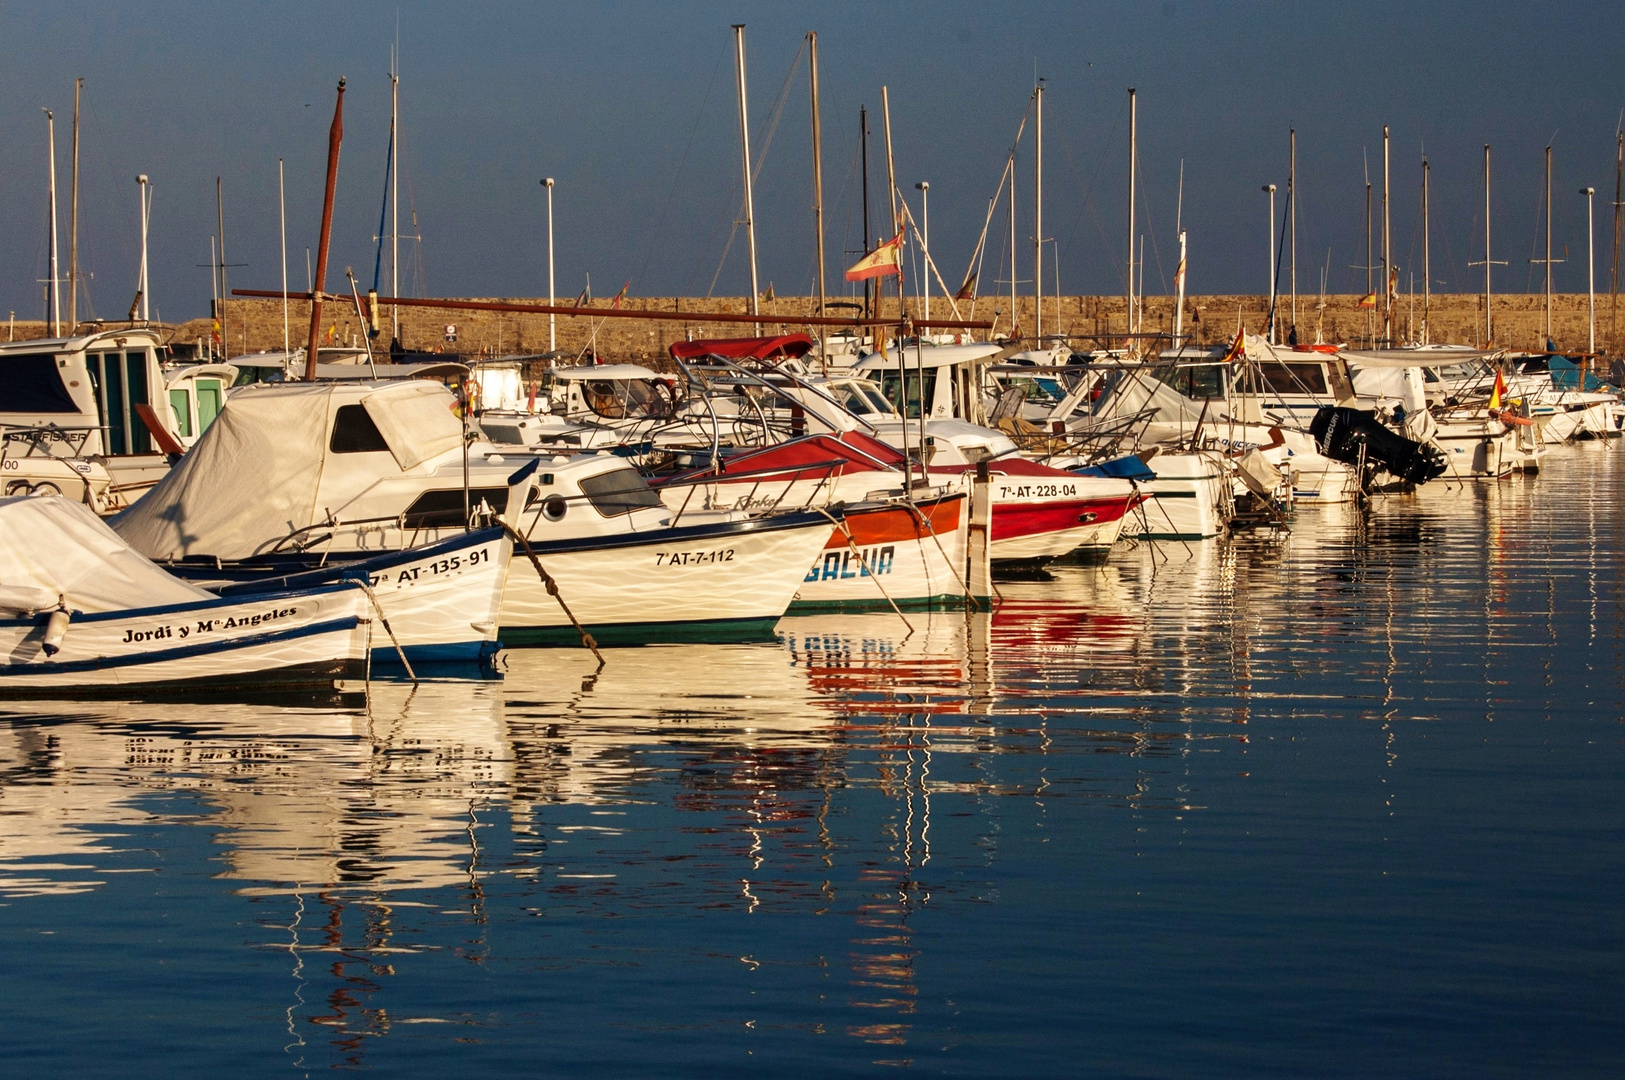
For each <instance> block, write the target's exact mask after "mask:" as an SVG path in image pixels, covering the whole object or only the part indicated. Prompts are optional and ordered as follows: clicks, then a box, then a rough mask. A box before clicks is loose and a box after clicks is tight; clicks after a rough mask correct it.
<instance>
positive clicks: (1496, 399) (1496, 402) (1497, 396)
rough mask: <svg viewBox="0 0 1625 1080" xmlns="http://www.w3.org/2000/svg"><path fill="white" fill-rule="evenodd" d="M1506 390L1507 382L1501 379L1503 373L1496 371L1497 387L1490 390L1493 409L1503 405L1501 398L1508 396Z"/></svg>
mask: <svg viewBox="0 0 1625 1080" xmlns="http://www.w3.org/2000/svg"><path fill="white" fill-rule="evenodd" d="M1506 392H1507V384H1506V383H1504V382H1502V381H1501V373H1500V372H1499V371H1497V372H1496V373H1495V389H1493V390H1491V391H1490V408H1491V409H1499V408H1500V407H1501V399H1502V398H1503V397H1505V396H1506Z"/></svg>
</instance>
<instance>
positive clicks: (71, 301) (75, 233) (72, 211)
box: [68, 79, 85, 333]
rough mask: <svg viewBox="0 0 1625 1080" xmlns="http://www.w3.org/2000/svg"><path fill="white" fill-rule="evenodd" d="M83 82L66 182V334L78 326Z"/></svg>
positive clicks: (76, 99) (76, 104) (78, 81)
mask: <svg viewBox="0 0 1625 1080" xmlns="http://www.w3.org/2000/svg"><path fill="white" fill-rule="evenodd" d="M84 85H85V80H83V79H75V80H73V174H72V178H71V179H70V180H69V181H68V186H69V189H70V191H71V194H70V195H69V197H68V332H69V333H72V332H73V331H74V330H75V329H76V328H77V327H78V326H79V91H80V90H82V89H84Z"/></svg>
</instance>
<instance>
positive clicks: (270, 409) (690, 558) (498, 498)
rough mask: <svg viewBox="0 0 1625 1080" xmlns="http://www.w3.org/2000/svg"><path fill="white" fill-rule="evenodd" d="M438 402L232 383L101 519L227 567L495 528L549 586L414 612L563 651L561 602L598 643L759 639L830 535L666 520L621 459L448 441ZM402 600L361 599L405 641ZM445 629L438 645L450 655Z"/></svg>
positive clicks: (732, 518) (444, 393) (729, 522)
mask: <svg viewBox="0 0 1625 1080" xmlns="http://www.w3.org/2000/svg"><path fill="white" fill-rule="evenodd" d="M455 405H456V400H455V398H454V397H453V395H452V394H451V392H450V391H449V390H447V389H446V387H444V386H442V385H440V384H439V383H434V382H427V381H423V380H404V381H391V382H370V381H365V380H358V381H348V382H341V381H331V382H312V383H267V384H263V385H254V386H247V387H242V388H240V389H238V390H237V391H236V392H235V393H233V394H232V395H231V398H230V400H229V403H228V405H227V407H226V409H225V411H224V412H223V413H222V414H221V416H220V419H219V420H217V421H216V423H215V425H214V426H213V427H212V428H211V429H210V430H209V432H208V434H207V435H206V436H205V437H204V438H203V439H202V440H200V441H199V443H198V445H197V446H196V447H195V448H194V449H193V450H192V451H191V452H189V453H188V454H187V455H186V457H185V458H183V459H182V460H181V462H180V463H179V464H178V465H177V466H176V467H175V470H174V471H173V472H172V473H171V474H170V475H169V476H168V477H167V478H166V479H165V480H164V482H163V483H162V484H160V485H159V486H158V487H157V488H156V489H154V490H153V492H152V493H151V494H149V495H148V496H147V497H146V498H145V499H143V500H142V502H140V503H138V504H137V505H136V506H135V507H133V508H132V509H131V510H129V511H128V512H126V513H124V514H121V515H119V516H118V517H117V518H115V519H114V521H113V525H114V528H115V529H117V530H118V531H119V533H120V534H121V535H123V536H125V537H126V538H127V539H129V540H130V542H131V543H132V544H133V545H134V546H135V547H136V548H137V549H138V550H140V551H142V552H144V553H146V554H147V555H149V556H150V557H152V558H155V559H157V560H159V561H160V562H164V561H187V562H193V563H196V562H204V563H207V562H208V561H211V560H218V561H219V562H220V563H222V564H227V563H255V562H262V561H264V560H266V559H267V558H268V557H272V556H277V555H283V556H293V555H299V556H303V557H305V558H307V559H311V560H322V559H326V560H327V561H332V560H334V559H342V560H355V559H364V558H375V557H380V556H392V555H400V556H402V557H407V558H416V557H417V556H413V555H411V554H410V553H411V552H412V551H413V549H419V548H423V547H425V546H426V545H434V544H440V543H443V542H449V541H453V540H455V539H456V538H459V537H462V536H464V534H465V533H466V532H467V531H468V529H469V528H470V527H471V526H473V525H479V524H491V523H494V522H495V521H497V520H499V519H500V520H501V521H503V522H505V523H506V524H507V525H508V526H509V527H510V528H512V529H514V530H515V531H516V532H517V533H519V534H521V535H523V536H524V537H525V539H526V542H527V543H528V544H529V545H530V546H531V548H532V549H533V550H534V551H535V552H536V553H537V554H538V556H539V557H540V558H541V561H542V563H543V567H544V569H545V570H546V571H547V572H548V573H549V574H550V575H551V576H552V578H553V580H554V581H555V582H556V583H557V588H558V595H554V594H552V593H550V592H548V591H547V590H546V588H545V586H544V585H543V583H542V581H541V578H540V577H539V575H538V574H537V573H536V572H535V570H534V567H533V566H532V565H531V564H530V560H529V557H528V556H525V557H523V558H522V560H521V562H520V564H519V565H517V566H514V567H513V568H512V570H513V572H512V573H510V574H509V575H508V582H507V585H506V587H505V588H504V589H503V590H502V602H501V606H500V609H499V614H498V617H497V620H496V623H497V625H495V626H491V625H490V622H491V618H490V614H489V610H490V598H491V595H492V594H491V591H490V589H489V583H490V581H492V580H494V579H489V578H486V577H483V576H481V577H479V578H477V579H468V578H466V576H465V583H466V584H467V585H468V587H467V588H464V589H461V590H454V591H453V592H451V593H448V594H447V597H446V599H447V600H448V601H449V600H450V599H452V598H453V597H456V596H460V597H461V602H462V603H463V604H464V605H465V606H464V607H463V613H462V614H461V615H460V616H455V617H453V616H450V615H448V614H447V613H446V612H445V610H444V609H443V608H439V607H437V608H436V610H435V612H434V614H435V617H436V618H437V619H438V620H440V622H441V623H442V624H444V625H448V626H450V627H451V628H453V629H459V628H467V627H476V628H478V627H488V630H486V631H482V633H487V634H488V635H489V640H495V639H496V638H497V637H498V636H499V634H500V638H501V640H502V641H504V642H506V643H508V644H521V643H532V642H538V641H543V640H554V639H558V640H572V641H573V640H579V637H578V636H577V635H576V632H575V630H574V628H573V626H572V624H571V622H570V619H569V617H568V615H566V614H565V612H564V610H563V606H562V605H561V603H560V600H561V598H562V600H563V603H564V604H565V605H568V607H569V609H570V611H571V612H573V613H574V614H575V616H576V618H577V619H578V620H579V621H580V622H582V623H583V624H584V625H586V626H587V628H588V629H589V630H591V631H592V632H593V633H594V634H596V635H602V636H604V638H605V640H611V639H615V640H622V639H631V640H642V641H650V640H693V639H696V638H707V639H709V638H710V637H713V636H721V637H734V636H740V635H746V636H763V635H766V634H767V633H769V632H770V630H771V625H772V622H773V621H774V620H776V619H777V618H778V617H779V616H780V615H782V614H783V613H784V610H785V608H786V607H787V606H788V605H789V603H790V601H791V599H792V598H793V597H794V596H795V592H796V588H797V586H798V585H799V583H800V580H801V578H802V576H803V575H805V573H806V569H805V568H806V567H807V566H809V565H810V564H811V563H812V560H813V557H814V555H815V554H816V553H817V552H818V551H820V550H822V549H823V547H824V545H825V543H826V542H827V541H828V540H829V538H830V535H831V532H832V530H833V528H834V523H833V522H832V521H831V519H830V518H828V517H825V516H823V515H821V514H802V515H790V516H775V517H772V518H766V517H764V516H762V515H760V514H744V513H740V514H721V513H718V514H691V515H689V516H688V518H686V519H685V520H684V521H683V522H682V523H681V524H676V525H674V523H673V518H674V516H675V515H674V514H673V512H672V511H670V510H668V509H666V508H665V507H664V506H663V505H662V504H661V502H660V498H659V496H657V495H656V494H655V493H654V492H652V491H650V490H649V487H648V484H647V483H646V482H645V481H644V480H643V478H642V477H641V476H639V475H638V473H637V472H636V470H634V469H633V468H632V467H631V466H630V465H628V464H627V463H626V461H625V460H623V459H622V458H619V457H616V456H614V455H611V454H602V455H582V456H578V457H573V458H571V457H563V456H557V457H541V456H537V455H535V454H530V453H524V452H517V453H516V452H515V448H513V447H502V448H500V449H499V448H498V447H496V446H493V445H492V444H490V443H488V442H484V441H483V440H477V439H476V440H473V441H469V442H465V431H464V427H463V423H462V421H461V420H459V419H458V417H457V416H456V415H454V413H453V411H452V409H453V407H454V406H455ZM493 561H494V562H495V561H497V560H495V559H494V560H493ZM487 568H488V567H487V566H486V565H485V564H481V566H480V567H479V569H480V570H481V571H482V572H483V571H484V570H485V569H487ZM685 568H686V570H685ZM468 571H469V567H468V565H467V564H466V562H465V564H464V566H463V567H462V570H461V572H462V573H463V574H464V575H466V574H467V573H468ZM454 576H455V575H454ZM419 592H421V590H419V589H410V590H402V591H398V592H395V593H393V594H386V593H385V592H382V591H380V592H378V598H379V601H380V603H381V604H382V605H383V612H384V615H385V616H386V617H387V618H388V619H389V620H390V624H391V626H392V627H393V628H394V629H395V631H396V633H397V634H398V635H400V634H407V635H412V634H413V633H414V630H413V628H412V626H411V618H412V609H411V608H402V607H400V606H398V605H399V604H402V603H405V602H406V601H407V600H408V599H410V598H411V597H414V596H416V595H418V593H419ZM462 632H463V636H462V637H459V638H455V639H453V640H452V641H449V642H440V644H444V645H455V644H466V643H467V642H468V640H469V639H468V636H467V632H466V630H463V631H462ZM417 640H418V641H419V642H420V644H422V645H425V646H428V645H431V644H434V642H432V641H430V640H424V639H422V638H418V639H417ZM374 644H375V645H377V646H378V647H380V648H384V647H387V644H386V643H384V642H375V643H374Z"/></svg>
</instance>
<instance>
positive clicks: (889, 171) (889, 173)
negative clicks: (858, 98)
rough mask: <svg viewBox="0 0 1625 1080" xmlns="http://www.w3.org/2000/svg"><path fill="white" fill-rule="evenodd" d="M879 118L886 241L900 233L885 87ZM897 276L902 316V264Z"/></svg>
mask: <svg viewBox="0 0 1625 1080" xmlns="http://www.w3.org/2000/svg"><path fill="white" fill-rule="evenodd" d="M880 117H881V123H882V125H883V127H884V128H885V132H886V196H887V198H888V199H890V205H891V230H890V232H888V233H887V235H886V239H887V240H888V241H890V240H892V239H894V238H896V236H897V234H898V233H899V232H901V231H902V229H901V228H900V227H899V225H898V219H897V170H896V168H895V167H894V166H893V164H892V154H891V93H890V91H889V90H888V88H887V87H885V86H882V87H881V88H880ZM897 265H898V274H897V315H898V318H902V314H903V275H902V263H901V262H900V261H899V263H898V264H897Z"/></svg>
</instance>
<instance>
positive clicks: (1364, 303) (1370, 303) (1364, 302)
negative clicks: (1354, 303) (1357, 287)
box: [1360, 292, 1377, 308]
mask: <svg viewBox="0 0 1625 1080" xmlns="http://www.w3.org/2000/svg"><path fill="white" fill-rule="evenodd" d="M1360 306H1361V307H1369V308H1374V307H1376V306H1377V294H1376V293H1374V292H1368V293H1366V294H1365V295H1364V296H1362V297H1360Z"/></svg>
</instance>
